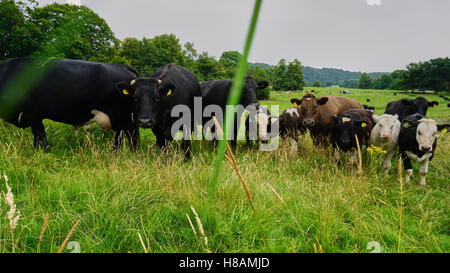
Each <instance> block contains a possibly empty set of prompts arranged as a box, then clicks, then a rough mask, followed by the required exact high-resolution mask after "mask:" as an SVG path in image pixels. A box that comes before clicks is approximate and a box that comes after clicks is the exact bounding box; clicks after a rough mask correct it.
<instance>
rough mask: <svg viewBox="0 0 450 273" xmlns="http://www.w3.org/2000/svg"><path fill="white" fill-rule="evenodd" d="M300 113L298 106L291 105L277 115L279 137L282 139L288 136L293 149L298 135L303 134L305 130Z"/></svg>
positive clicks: (296, 144) (295, 147) (295, 146)
mask: <svg viewBox="0 0 450 273" xmlns="http://www.w3.org/2000/svg"><path fill="white" fill-rule="evenodd" d="M300 114H301V107H300V106H291V107H289V108H288V109H286V110H284V111H283V113H281V115H280V117H279V130H280V137H281V139H282V140H285V139H287V138H290V139H291V140H292V147H293V149H297V146H298V141H299V137H300V135H304V134H305V133H306V130H307V127H305V126H303V121H302V119H301V117H300Z"/></svg>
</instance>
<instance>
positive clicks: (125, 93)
mask: <svg viewBox="0 0 450 273" xmlns="http://www.w3.org/2000/svg"><path fill="white" fill-rule="evenodd" d="M122 92H123V94H124V95H130V92H128V90H126V89H124V90H123V91H122Z"/></svg>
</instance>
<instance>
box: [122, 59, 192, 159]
mask: <svg viewBox="0 0 450 273" xmlns="http://www.w3.org/2000/svg"><path fill="white" fill-rule="evenodd" d="M119 86H120V88H121V89H125V90H128V92H126V93H127V94H123V95H124V96H125V97H130V98H132V99H133V101H135V104H136V107H137V109H138V113H137V121H138V124H139V126H140V127H142V128H151V129H152V131H153V133H154V134H155V136H156V143H157V144H158V146H159V147H161V148H163V147H165V146H166V145H167V144H168V142H171V141H172V140H173V135H172V130H173V129H177V128H172V127H173V125H174V123H175V122H176V121H177V120H178V119H179V118H177V117H172V113H171V112H172V109H173V108H174V107H175V106H177V105H183V106H184V107H186V108H188V109H189V110H190V114H191V117H190V122H191V124H183V126H181V125H180V128H179V130H183V133H184V134H183V151H184V153H185V156H186V158H189V157H190V147H191V134H192V132H195V131H196V125H197V124H195V119H194V98H195V97H201V92H200V85H199V82H198V80H197V78H196V77H195V75H194V74H192V72H190V71H189V70H187V69H186V68H184V67H182V66H179V65H176V64H166V65H163V66H161V67H160V68H158V70H156V72H154V73H153V74H152V75H151V76H150V77H146V78H137V79H135V80H133V81H131V82H130V83H127V82H122V83H120V84H119ZM199 122H200V121H199ZM198 125H200V124H198ZM182 127H184V128H182Z"/></svg>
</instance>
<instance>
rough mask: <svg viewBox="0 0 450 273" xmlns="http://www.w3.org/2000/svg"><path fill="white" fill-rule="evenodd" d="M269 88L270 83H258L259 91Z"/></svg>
mask: <svg viewBox="0 0 450 273" xmlns="http://www.w3.org/2000/svg"><path fill="white" fill-rule="evenodd" d="M267 86H269V82H267V81H260V82H258V88H259V89H264V88H266V87H267Z"/></svg>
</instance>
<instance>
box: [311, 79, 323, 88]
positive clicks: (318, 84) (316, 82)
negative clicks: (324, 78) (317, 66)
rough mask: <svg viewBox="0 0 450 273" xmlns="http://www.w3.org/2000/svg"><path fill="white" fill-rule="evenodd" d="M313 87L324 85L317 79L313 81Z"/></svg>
mask: <svg viewBox="0 0 450 273" xmlns="http://www.w3.org/2000/svg"><path fill="white" fill-rule="evenodd" d="M313 87H322V84H320V82H319V81H317V80H316V81H315V82H314V83H313Z"/></svg>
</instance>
